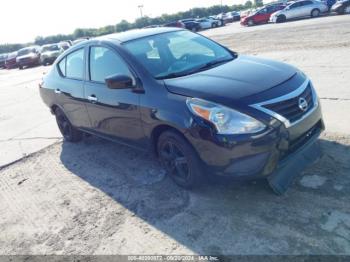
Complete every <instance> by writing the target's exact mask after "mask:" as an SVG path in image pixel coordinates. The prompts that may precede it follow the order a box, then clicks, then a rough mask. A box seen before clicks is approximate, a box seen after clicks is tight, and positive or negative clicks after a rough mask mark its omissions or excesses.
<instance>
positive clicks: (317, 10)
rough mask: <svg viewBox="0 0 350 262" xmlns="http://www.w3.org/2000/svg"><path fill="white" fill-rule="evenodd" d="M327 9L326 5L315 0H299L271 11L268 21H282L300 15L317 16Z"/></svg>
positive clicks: (300, 16) (299, 16)
mask: <svg viewBox="0 0 350 262" xmlns="http://www.w3.org/2000/svg"><path fill="white" fill-rule="evenodd" d="M327 11H328V6H327V5H326V4H324V3H322V2H320V1H316V0H301V1H297V2H293V3H292V4H289V5H288V6H287V7H285V8H284V9H282V10H280V11H277V12H275V13H273V14H272V15H271V17H270V22H273V23H283V22H285V21H287V20H290V19H295V18H302V17H318V16H319V15H320V14H322V13H325V12H327Z"/></svg>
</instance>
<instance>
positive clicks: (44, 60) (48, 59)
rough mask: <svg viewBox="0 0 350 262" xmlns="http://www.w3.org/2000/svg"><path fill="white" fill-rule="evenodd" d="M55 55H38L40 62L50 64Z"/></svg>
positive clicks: (55, 57) (53, 60)
mask: <svg viewBox="0 0 350 262" xmlns="http://www.w3.org/2000/svg"><path fill="white" fill-rule="evenodd" d="M57 57H58V56H41V57H40V62H41V63H50V64H52V63H53V62H55V60H56V59H57Z"/></svg>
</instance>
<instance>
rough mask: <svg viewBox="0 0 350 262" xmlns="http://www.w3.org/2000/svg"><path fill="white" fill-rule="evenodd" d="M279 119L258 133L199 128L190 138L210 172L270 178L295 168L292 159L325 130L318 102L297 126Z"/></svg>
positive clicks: (243, 178) (233, 175) (230, 175)
mask: <svg viewBox="0 0 350 262" xmlns="http://www.w3.org/2000/svg"><path fill="white" fill-rule="evenodd" d="M277 123H278V124H276V125H275V126H273V127H270V128H269V130H267V131H266V132H264V133H263V134H259V135H256V136H247V135H245V136H243V135H240V136H218V135H216V134H211V133H210V132H206V131H205V130H199V131H198V130H197V131H196V132H195V135H187V139H189V140H190V142H191V143H192V145H193V146H194V148H195V149H196V151H197V153H198V155H199V157H200V158H201V160H202V161H203V163H204V164H205V166H206V168H205V170H207V172H208V173H210V174H214V175H219V176H228V177H232V178H234V179H240V180H247V179H257V178H268V177H269V176H273V174H275V173H276V172H277V171H278V170H280V169H282V168H283V170H289V171H291V170H294V169H293V165H294V164H293V163H298V161H299V160H296V159H299V158H300V155H302V154H303V152H304V150H306V149H305V147H304V146H305V145H311V144H313V143H315V141H316V140H317V138H318V137H319V135H320V134H321V132H322V131H323V130H324V123H323V120H322V114H321V108H320V106H319V105H318V106H317V108H316V109H315V110H314V111H313V112H312V114H311V115H309V116H308V117H307V118H305V119H304V120H303V121H301V122H300V123H298V124H296V125H295V126H291V127H289V128H286V127H285V126H284V125H283V124H282V123H281V122H279V121H278V122H277ZM303 168H305V166H304V167H303ZM284 172H288V171H284ZM293 172H294V171H293Z"/></svg>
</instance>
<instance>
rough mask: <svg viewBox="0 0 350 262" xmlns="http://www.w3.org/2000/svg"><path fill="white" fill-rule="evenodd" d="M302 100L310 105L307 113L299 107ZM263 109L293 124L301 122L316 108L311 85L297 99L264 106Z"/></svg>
mask: <svg viewBox="0 0 350 262" xmlns="http://www.w3.org/2000/svg"><path fill="white" fill-rule="evenodd" d="M300 98H304V99H305V100H306V102H307V104H308V108H307V109H306V110H305V111H303V110H301V109H300V107H299V99H300ZM263 107H265V108H266V109H268V110H271V111H273V112H275V113H277V114H279V115H281V116H283V117H284V118H286V119H288V120H289V122H290V123H293V122H295V121H297V120H299V119H300V118H301V117H302V116H303V115H305V114H306V113H308V112H309V111H310V110H312V108H313V107H314V101H313V95H312V89H311V84H310V83H308V85H307V87H306V88H305V90H304V91H303V92H302V93H301V94H300V95H298V96H296V97H293V98H290V99H287V100H283V101H279V102H276V103H272V104H266V105H263Z"/></svg>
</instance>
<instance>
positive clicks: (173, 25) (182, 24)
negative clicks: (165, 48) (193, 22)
mask: <svg viewBox="0 0 350 262" xmlns="http://www.w3.org/2000/svg"><path fill="white" fill-rule="evenodd" d="M163 26H164V27H178V28H186V26H185V24H184V23H183V22H181V21H174V22H170V23H167V24H165V25H163Z"/></svg>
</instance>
